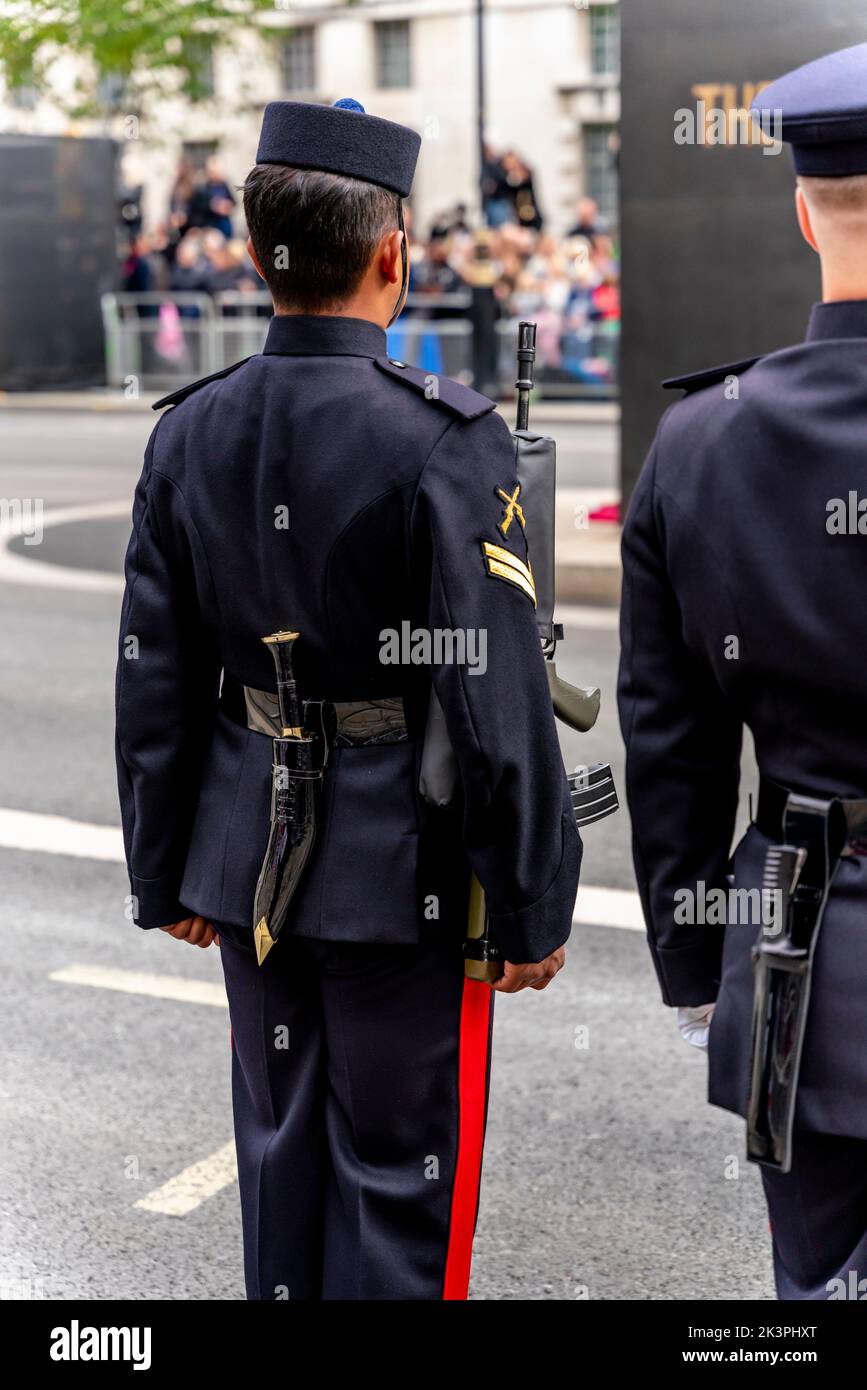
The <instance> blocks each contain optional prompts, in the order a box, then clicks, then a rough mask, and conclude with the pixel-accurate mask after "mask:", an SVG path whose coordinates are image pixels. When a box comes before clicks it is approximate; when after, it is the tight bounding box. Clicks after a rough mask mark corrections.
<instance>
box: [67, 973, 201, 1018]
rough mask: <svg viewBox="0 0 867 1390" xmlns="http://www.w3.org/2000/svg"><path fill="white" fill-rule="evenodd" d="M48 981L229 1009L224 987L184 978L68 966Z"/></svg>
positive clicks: (180, 976)
mask: <svg viewBox="0 0 867 1390" xmlns="http://www.w3.org/2000/svg"><path fill="white" fill-rule="evenodd" d="M48 978H49V980H56V981H57V982H58V983H59V984H62V985H87V986H89V987H90V988H91V989H114V990H119V991H120V992H121V993H122V994H146V995H149V996H150V997H151V998H152V999H175V1000H177V1001H178V1002H179V1003H181V1004H210V1005H212V1006H213V1007H214V1008H217V1009H225V1008H228V1001H227V999H226V991H225V990H224V988H223V986H222V985H221V984H214V983H213V981H211V980H190V979H186V978H185V977H184V976H182V975H152V974H149V973H148V972H147V971H145V970H116V969H114V968H113V967H111V966H108V965H66V966H64V967H63V968H62V969H61V970H53V971H52V972H51V974H50V975H49V977H48Z"/></svg>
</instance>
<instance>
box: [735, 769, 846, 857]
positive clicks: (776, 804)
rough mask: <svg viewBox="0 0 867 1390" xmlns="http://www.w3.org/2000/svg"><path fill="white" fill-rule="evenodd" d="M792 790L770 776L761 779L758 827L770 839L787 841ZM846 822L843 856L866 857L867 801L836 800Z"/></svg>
mask: <svg viewBox="0 0 867 1390" xmlns="http://www.w3.org/2000/svg"><path fill="white" fill-rule="evenodd" d="M789 794H790V793H789V788H788V787H782V786H780V784H779V782H772V781H771V779H770V778H769V777H761V778H760V779H759V806H758V812H757V815H756V819H755V824H756V826H757V827H758V829H759V830H760V831H761V832H762V834H763V835H767V837H768V839H769V840H775V841H777V840H780V841H782V840H785V838H786V837H785V829H784V815H785V810H786V803H787V801H788V799H789ZM830 799H832V800H835V801H836V803H837V805H838V806H839V807H840V809H841V811H842V812H843V815H844V817H845V821H846V840H845V844H844V847H843V849H842V850H841V854H846V855H856V856H858V857H859V858H861V857H864V856H867V798H863V797H860V798H858V797H852V798H845V797H835V798H830Z"/></svg>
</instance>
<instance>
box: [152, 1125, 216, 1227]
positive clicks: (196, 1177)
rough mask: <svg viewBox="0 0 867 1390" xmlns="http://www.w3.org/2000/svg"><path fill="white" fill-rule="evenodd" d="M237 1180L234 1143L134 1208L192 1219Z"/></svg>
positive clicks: (169, 1181)
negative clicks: (192, 1215) (191, 1217)
mask: <svg viewBox="0 0 867 1390" xmlns="http://www.w3.org/2000/svg"><path fill="white" fill-rule="evenodd" d="M237 1177H238V1160H237V1157H236V1155H235V1143H234V1140H232V1142H231V1143H229V1144H224V1145H223V1147H222V1148H221V1149H217V1152H216V1153H212V1154H209V1155H208V1157H207V1158H203V1159H200V1161H199V1162H198V1163H192V1164H190V1166H189V1168H184V1169H183V1171H182V1172H180V1173H176V1174H175V1176H174V1177H173V1178H169V1180H168V1182H164V1183H163V1185H162V1187H156V1188H154V1190H153V1192H148V1193H147V1194H146V1195H145V1196H144V1197H140V1198H139V1200H138V1201H137V1202H135V1203H134V1204H133V1205H134V1206H136V1207H139V1208H140V1209H141V1210H142V1211H153V1212H157V1213H158V1214H159V1215H161V1216H188V1215H189V1214H190V1212H191V1211H195V1209H196V1207H200V1206H201V1205H202V1203H203V1202H206V1201H207V1200H208V1198H209V1197H214V1196H216V1194H217V1193H218V1192H222V1190H223V1188H224V1187H228V1186H229V1185H230V1183H233V1182H236V1181H237Z"/></svg>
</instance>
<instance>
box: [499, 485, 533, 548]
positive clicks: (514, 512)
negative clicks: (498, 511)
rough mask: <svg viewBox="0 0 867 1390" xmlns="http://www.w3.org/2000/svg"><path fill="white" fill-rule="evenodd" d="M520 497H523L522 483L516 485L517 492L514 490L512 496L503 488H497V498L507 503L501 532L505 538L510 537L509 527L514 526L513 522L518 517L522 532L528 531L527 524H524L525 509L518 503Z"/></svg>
mask: <svg viewBox="0 0 867 1390" xmlns="http://www.w3.org/2000/svg"><path fill="white" fill-rule="evenodd" d="M520 495H521V484H520V483H516V484H515V490H514V492H513V493H512V494H511V496H510V495H509V493H508V492H506V491H505V490H504V489H503V488H501V487H498V488H497V496H498V497H500V498H502V500H503V501H504V502H505V504H506V510H505V513H504V514H503V519H502V521H501V522H500V530H501V531H502V533H503V535H504V536H508V534H509V527H510V526H511V524H512V522H513V521H514V519H515V517H517V518H518V520H519V521H520V523H521V530H522V531H523V530H525V529H526V527H525V523H524V509H523V507H522V506H521V504H520V502H519V501H518V498H519V497H520Z"/></svg>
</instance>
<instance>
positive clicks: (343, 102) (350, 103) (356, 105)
mask: <svg viewBox="0 0 867 1390" xmlns="http://www.w3.org/2000/svg"><path fill="white" fill-rule="evenodd" d="M334 105H335V106H339V107H340V110H341V111H360V112H361V114H362V115H366V112H365V110H364V107H363V106H362V104H361V102H360V101H356V100H355V97H341V98H340V100H339V101H335V102H334Z"/></svg>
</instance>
